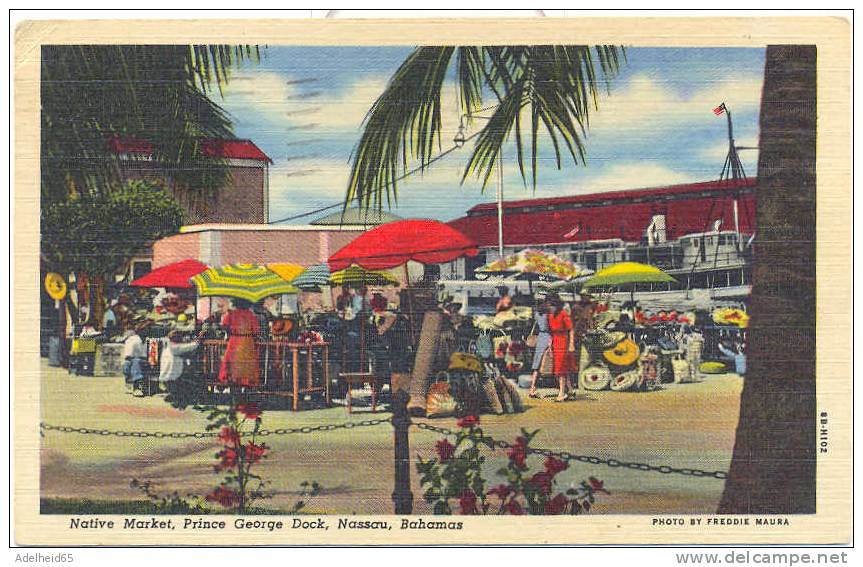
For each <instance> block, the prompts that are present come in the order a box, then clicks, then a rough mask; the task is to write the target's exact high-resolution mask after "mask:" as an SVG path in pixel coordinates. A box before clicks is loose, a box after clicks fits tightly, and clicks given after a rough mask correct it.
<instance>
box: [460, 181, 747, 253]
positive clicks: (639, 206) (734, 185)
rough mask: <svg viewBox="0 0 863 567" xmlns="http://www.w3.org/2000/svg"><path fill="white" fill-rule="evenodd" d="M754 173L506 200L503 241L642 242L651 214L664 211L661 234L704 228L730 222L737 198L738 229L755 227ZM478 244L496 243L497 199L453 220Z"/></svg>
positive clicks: (671, 236) (669, 237)
mask: <svg viewBox="0 0 863 567" xmlns="http://www.w3.org/2000/svg"><path fill="white" fill-rule="evenodd" d="M755 185H756V182H755V179H753V178H747V179H743V180H739V181H737V182H733V181H708V182H703V183H690V184H686V185H672V186H668V187H656V188H650V189H633V190H626V191H610V192H606V193H591V194H588V195H573V196H568V197H554V198H547V199H526V200H520V201H506V202H504V204H503V211H504V213H503V214H504V222H503V226H504V229H503V241H504V245H505V246H506V247H507V248H509V247H518V248H524V247H527V246H538V245H544V246H546V245H559V246H561V247H564V248H565V247H566V245H567V244H573V243H578V242H586V241H592V240H612V239H619V240H622V241H624V242H640V241H641V240H642V239H643V238H646V230H647V227H648V225H649V224H650V223H651V220H652V219H653V218H654V217H655V216H659V215H661V216H664V217H665V238H666V239H667V240H674V239H677V238H679V237H681V236H683V235H686V234H692V233H697V232H706V231H709V230H711V229H712V228H713V225H714V223H715V222H716V221H717V220H719V221H721V226H722V228H723V229H733V228H734V201H735V200H736V201H737V202H738V225H739V230H740V232H742V233H744V234H752V232H754V229H755V195H754V190H755ZM449 224H450V225H451V226H452V227H454V228H456V229H458V230H459V231H461V232H463V233H464V234H465V235H467V236H469V237H470V238H472V239H473V240H474V241H476V242H477V243H478V244H479V245H480V246H484V247H493V246H497V243H498V234H497V204H496V203H483V204H481V205H476V206H475V207H473V208H471V209H470V210H468V212H467V215H466V216H464V217H461V218H459V219H456V220H454V221H451V222H450V223H449Z"/></svg>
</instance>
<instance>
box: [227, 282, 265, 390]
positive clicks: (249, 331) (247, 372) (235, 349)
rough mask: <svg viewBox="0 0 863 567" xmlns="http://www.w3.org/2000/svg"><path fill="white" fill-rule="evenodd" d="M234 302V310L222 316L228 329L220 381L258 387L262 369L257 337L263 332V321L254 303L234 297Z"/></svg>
mask: <svg viewBox="0 0 863 567" xmlns="http://www.w3.org/2000/svg"><path fill="white" fill-rule="evenodd" d="M233 302H234V309H232V310H230V311H228V312H227V313H225V316H224V317H222V327H224V328H226V329H227V330H228V348H227V350H226V351H225V357H224V358H223V359H222V367H221V368H220V369H219V382H220V383H221V384H236V385H239V386H257V385H258V383H259V382H260V369H259V368H258V348H257V346H256V345H255V337H257V336H258V333H260V324H259V323H258V318H257V316H256V315H255V314H254V313H253V312H252V310H251V307H252V304H251V303H249V302H248V301H246V300H244V299H234V300H233Z"/></svg>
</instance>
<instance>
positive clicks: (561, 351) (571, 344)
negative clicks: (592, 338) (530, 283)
mask: <svg viewBox="0 0 863 567" xmlns="http://www.w3.org/2000/svg"><path fill="white" fill-rule="evenodd" d="M546 303H547V305H548V307H549V311H548V328H549V330H550V331H551V347H550V350H551V355H552V357H553V359H554V370H553V371H552V373H553V374H554V375H555V376H557V380H558V385H559V387H560V391H559V392H558V394H557V398H555V401H557V402H562V401H564V400H566V399H567V397H568V396H569V395H570V390H571V389H572V386H571V384H570V375H571V374H572V373H573V372H575V371H576V370H577V368H576V362H575V333H574V332H573V329H572V319H571V318H570V316H569V313H567V312H566V311H565V310H564V308H563V301H562V300H561V299H560V297H559V296H557V295H556V294H549V295H548V296H547V297H546ZM573 393H574V392H573Z"/></svg>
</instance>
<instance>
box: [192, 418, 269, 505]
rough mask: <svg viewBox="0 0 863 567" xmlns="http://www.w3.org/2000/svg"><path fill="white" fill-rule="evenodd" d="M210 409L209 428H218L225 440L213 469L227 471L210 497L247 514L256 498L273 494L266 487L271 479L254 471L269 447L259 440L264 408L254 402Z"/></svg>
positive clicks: (222, 438) (208, 498)
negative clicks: (266, 478)
mask: <svg viewBox="0 0 863 567" xmlns="http://www.w3.org/2000/svg"><path fill="white" fill-rule="evenodd" d="M209 410H210V413H209V415H208V416H207V419H208V420H209V421H210V423H209V425H207V430H208V431H213V430H216V429H218V430H219V435H218V440H219V442H220V443H221V444H222V449H221V450H220V451H219V452H218V453H216V459H217V462H216V464H215V465H214V466H213V469H214V470H215V471H216V472H217V473H222V472H224V473H226V474H225V476H224V477H223V479H222V482H221V483H220V484H219V486H217V487H216V488H215V489H214V490H213V491H212V492H210V493H209V494H207V496H206V500H207V501H208V502H214V503H216V504H219V505H220V506H222V507H224V508H229V509H235V510H236V511H237V512H238V513H240V514H243V513H245V512H247V511H248V510H249V507H250V506H251V505H252V504H253V503H254V502H255V501H256V500H260V499H263V498H269V496H270V495H269V494H268V493H266V492H265V491H264V489H265V488H266V485H267V484H268V483H267V482H266V481H264V480H263V479H262V478H261V477H260V476H259V475H257V474H255V473H254V472H252V468H253V467H254V466H255V465H257V464H258V463H260V462H261V460H263V459H264V458H265V457H266V456H267V452H268V451H269V447H268V446H267V445H266V444H264V443H260V444H259V443H257V442H256V441H257V439H256V437H257V434H258V432H259V431H260V430H261V413H262V412H261V410H260V408H259V407H258V405H257V404H256V403H254V402H242V403H231V404H230V405H228V406H226V407H221V406H211V407H210V408H209Z"/></svg>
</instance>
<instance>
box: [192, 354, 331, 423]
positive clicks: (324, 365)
mask: <svg viewBox="0 0 863 567" xmlns="http://www.w3.org/2000/svg"><path fill="white" fill-rule="evenodd" d="M227 344H228V343H227V341H224V340H207V341H203V345H204V348H203V365H202V368H203V372H204V377H205V380H206V382H207V384H208V386H211V387H212V386H217V385H224V386H231V384H219V382H218V377H219V369H220V367H221V361H222V358H223V357H224V354H225V350H226V348H227ZM255 344H256V346H257V347H258V361H259V363H260V365H261V383H260V384H259V385H258V386H256V387H253V388H248V387H247V390H251V391H254V392H258V393H261V394H263V395H272V396H279V397H287V398H290V399H291V409H292V410H293V411H297V410H298V409H299V406H300V396H305V395H306V394H315V393H322V394H324V397H325V400H326V405H327V406H329V405H330V401H331V400H330V378H329V377H330V362H329V356H330V355H329V343H326V342H318V343H295V342H288V341H273V340H259V341H255ZM316 355H317V356H316ZM301 366H304V368H301ZM316 370H317V372H316ZM316 374H317V377H318V378H319V379H318V380H316V379H315V378H316Z"/></svg>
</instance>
